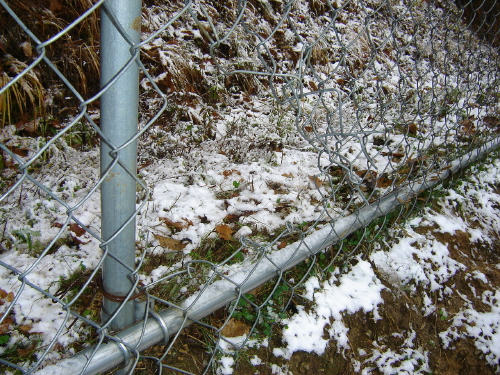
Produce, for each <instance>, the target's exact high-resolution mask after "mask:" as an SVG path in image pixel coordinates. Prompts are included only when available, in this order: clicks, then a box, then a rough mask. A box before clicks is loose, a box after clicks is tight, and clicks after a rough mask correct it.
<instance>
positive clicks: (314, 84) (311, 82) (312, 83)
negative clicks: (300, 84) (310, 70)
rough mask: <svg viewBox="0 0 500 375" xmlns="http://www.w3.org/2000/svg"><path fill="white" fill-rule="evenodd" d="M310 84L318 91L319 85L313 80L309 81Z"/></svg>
mask: <svg viewBox="0 0 500 375" xmlns="http://www.w3.org/2000/svg"><path fill="white" fill-rule="evenodd" d="M309 86H311V88H312V89H313V90H314V91H318V86H316V83H314V82H313V81H309Z"/></svg>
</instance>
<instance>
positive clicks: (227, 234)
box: [215, 224, 233, 241]
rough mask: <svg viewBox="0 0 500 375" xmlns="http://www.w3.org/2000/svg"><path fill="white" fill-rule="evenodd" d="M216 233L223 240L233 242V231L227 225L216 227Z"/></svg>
mask: <svg viewBox="0 0 500 375" xmlns="http://www.w3.org/2000/svg"><path fill="white" fill-rule="evenodd" d="M215 231H216V232H217V234H218V235H219V237H220V238H222V239H223V240H226V241H231V240H232V239H233V237H232V236H231V234H232V233H233V230H232V229H231V227H230V226H229V225H227V224H221V225H217V226H216V227H215Z"/></svg>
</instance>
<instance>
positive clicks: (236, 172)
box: [222, 169, 241, 177]
mask: <svg viewBox="0 0 500 375" xmlns="http://www.w3.org/2000/svg"><path fill="white" fill-rule="evenodd" d="M232 174H237V175H241V172H240V171H237V170H236V169H231V170H229V169H228V170H225V171H224V172H222V175H223V176H224V177H229V176H231V175H232Z"/></svg>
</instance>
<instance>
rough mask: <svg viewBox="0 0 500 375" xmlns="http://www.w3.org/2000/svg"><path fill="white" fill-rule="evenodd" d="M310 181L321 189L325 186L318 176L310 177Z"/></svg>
mask: <svg viewBox="0 0 500 375" xmlns="http://www.w3.org/2000/svg"><path fill="white" fill-rule="evenodd" d="M309 179H310V180H311V181H312V182H313V183H314V185H315V186H316V187H317V188H319V187H320V186H323V181H321V180H320V179H319V178H318V177H316V176H309Z"/></svg>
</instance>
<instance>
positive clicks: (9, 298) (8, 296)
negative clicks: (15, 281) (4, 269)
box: [7, 292, 14, 302]
mask: <svg viewBox="0 0 500 375" xmlns="http://www.w3.org/2000/svg"><path fill="white" fill-rule="evenodd" d="M12 301H14V292H9V294H7V302H12Z"/></svg>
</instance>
